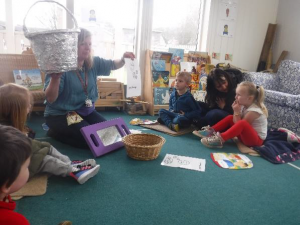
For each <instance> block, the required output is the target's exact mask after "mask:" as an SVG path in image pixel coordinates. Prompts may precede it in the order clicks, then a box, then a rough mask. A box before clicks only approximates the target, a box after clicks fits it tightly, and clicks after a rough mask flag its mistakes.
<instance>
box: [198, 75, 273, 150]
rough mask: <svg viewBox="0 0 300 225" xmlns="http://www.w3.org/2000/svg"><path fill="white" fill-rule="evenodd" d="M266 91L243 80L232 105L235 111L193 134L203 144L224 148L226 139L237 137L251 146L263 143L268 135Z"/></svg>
mask: <svg viewBox="0 0 300 225" xmlns="http://www.w3.org/2000/svg"><path fill="white" fill-rule="evenodd" d="M264 93H265V92H264V89H263V87H262V86H255V85H254V84H253V83H252V82H248V81H245V82H242V83H240V84H239V85H238V87H237V89H236V96H235V101H234V103H233V104H232V109H233V111H234V114H233V115H229V116H227V117H225V118H224V119H223V120H221V121H220V122H218V123H217V124H215V125H214V126H212V127H210V126H206V127H203V128H202V129H201V130H199V131H194V132H193V134H195V135H196V136H199V137H201V138H202V139H201V142H202V144H204V145H205V146H207V147H209V148H213V147H216V148H222V147H223V143H224V142H225V141H227V140H229V139H232V138H234V137H238V139H239V140H240V141H241V142H242V143H243V144H244V145H246V146H248V147H254V146H261V145H262V144H263V142H264V140H265V139H266V137H267V125H268V122H267V116H268V110H267V108H266V106H265V105H264V103H263V101H264ZM220 132H221V133H220Z"/></svg>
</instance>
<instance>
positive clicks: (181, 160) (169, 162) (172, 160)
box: [161, 154, 206, 172]
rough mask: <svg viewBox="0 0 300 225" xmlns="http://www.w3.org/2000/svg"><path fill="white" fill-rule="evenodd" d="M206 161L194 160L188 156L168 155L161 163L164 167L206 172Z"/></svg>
mask: <svg viewBox="0 0 300 225" xmlns="http://www.w3.org/2000/svg"><path fill="white" fill-rule="evenodd" d="M205 164H206V160H205V159H198V158H192V157H187V156H180V155H172V154H166V156H165V158H164V160H163V161H162V162H161V165H162V166H170V167H179V168H183V169H189V170H197V171H201V172H204V171H205Z"/></svg>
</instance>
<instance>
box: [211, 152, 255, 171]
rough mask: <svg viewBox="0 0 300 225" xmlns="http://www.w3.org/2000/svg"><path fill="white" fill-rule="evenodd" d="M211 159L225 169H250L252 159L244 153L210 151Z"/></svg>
mask: <svg viewBox="0 0 300 225" xmlns="http://www.w3.org/2000/svg"><path fill="white" fill-rule="evenodd" d="M210 156H211V158H212V160H213V161H214V162H215V163H216V164H217V165H218V166H219V167H222V168H225V169H250V168H252V167H253V163H252V161H251V160H250V159H249V158H248V157H247V156H245V155H242V154H233V153H211V154H210Z"/></svg>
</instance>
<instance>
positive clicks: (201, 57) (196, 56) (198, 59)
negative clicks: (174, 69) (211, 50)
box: [187, 51, 208, 73]
mask: <svg viewBox="0 0 300 225" xmlns="http://www.w3.org/2000/svg"><path fill="white" fill-rule="evenodd" d="M187 61H188V62H195V63H197V68H196V69H197V72H198V73H200V72H201V65H202V64H206V63H208V52H198V51H189V52H188V60H187Z"/></svg>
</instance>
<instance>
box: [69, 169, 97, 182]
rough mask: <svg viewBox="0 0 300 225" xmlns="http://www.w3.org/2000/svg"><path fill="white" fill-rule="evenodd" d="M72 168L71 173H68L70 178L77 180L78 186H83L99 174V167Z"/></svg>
mask: <svg viewBox="0 0 300 225" xmlns="http://www.w3.org/2000/svg"><path fill="white" fill-rule="evenodd" d="M73 168H74V169H73V172H71V173H70V176H71V177H73V178H74V179H75V180H77V181H78V183H79V184H83V183H85V182H86V181H87V180H88V179H90V178H92V177H93V176H95V175H96V174H97V173H98V172H99V169H100V165H96V166H94V167H92V166H81V167H78V168H76V167H73Z"/></svg>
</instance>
